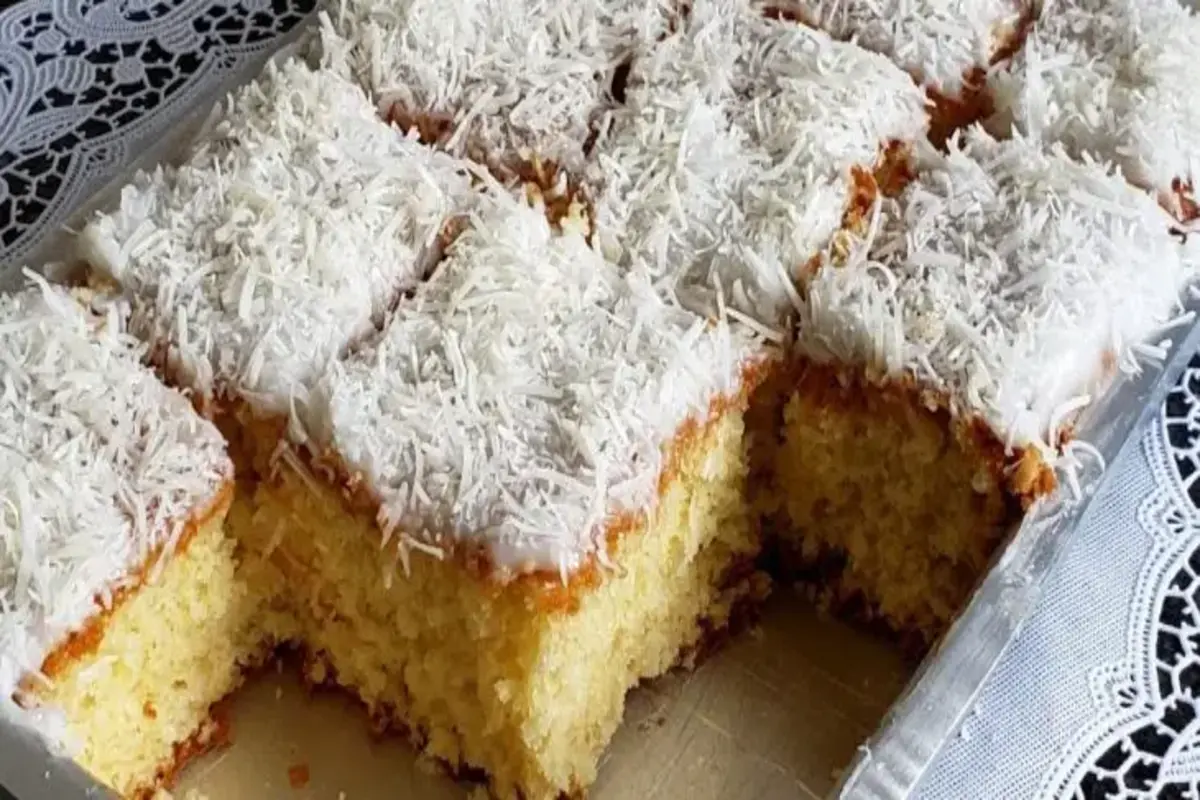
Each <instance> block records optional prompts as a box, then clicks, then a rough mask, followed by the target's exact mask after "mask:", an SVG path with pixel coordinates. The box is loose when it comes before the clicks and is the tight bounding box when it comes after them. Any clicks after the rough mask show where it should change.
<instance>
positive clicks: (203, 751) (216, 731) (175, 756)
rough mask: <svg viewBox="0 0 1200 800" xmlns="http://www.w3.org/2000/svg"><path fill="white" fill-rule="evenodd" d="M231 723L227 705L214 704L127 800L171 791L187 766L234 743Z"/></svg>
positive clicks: (144, 799)
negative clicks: (167, 790)
mask: <svg viewBox="0 0 1200 800" xmlns="http://www.w3.org/2000/svg"><path fill="white" fill-rule="evenodd" d="M230 719H231V714H230V701H229V700H228V699H225V700H220V701H218V702H217V703H214V704H213V706H212V708H210V709H209V712H208V716H207V718H205V719H204V720H203V721H202V722H201V723H200V726H199V727H198V728H197V729H196V730H195V732H193V733H192V735H191V736H189V737H188V738H186V739H184V740H183V741H181V742H176V743H175V744H174V745H173V746H172V748H171V757H170V758H169V759H167V760H166V761H165V762H163V763H162V764H161V765H160V766H159V768H158V769H157V770H156V771H155V773H154V778H153V780H151V781H149V782H148V783H146V784H145V785H144V786H139V787H138V788H137V789H135V790H134V791H133V792H131V793H130V796H129V797H130V800H154V797H155V796H156V795H157V794H158V792H159V790H161V789H170V788H172V787H173V786H174V785H175V784H176V782H177V781H178V780H179V775H180V773H181V772H183V770H184V768H186V767H187V766H188V765H189V764H191V763H193V762H194V761H196V760H197V759H199V758H200V757H202V756H204V755H207V754H208V753H211V752H213V751H215V750H220V749H222V748H225V747H228V746H229V745H230V744H231V743H232V742H233V735H232V733H233V726H232V724H231V722H230Z"/></svg>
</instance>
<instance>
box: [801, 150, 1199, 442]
mask: <svg viewBox="0 0 1200 800" xmlns="http://www.w3.org/2000/svg"><path fill="white" fill-rule="evenodd" d="M1171 223H1172V220H1171V217H1170V216H1169V215H1168V214H1167V213H1166V212H1165V211H1163V209H1162V208H1161V207H1159V206H1158V205H1157V204H1156V203H1155V202H1154V199H1153V198H1151V197H1150V196H1149V195H1147V194H1145V193H1144V192H1141V191H1139V190H1136V189H1134V188H1132V187H1130V186H1129V185H1128V184H1127V183H1125V182H1124V181H1123V180H1122V179H1121V178H1120V177H1118V176H1116V175H1113V174H1111V173H1109V172H1107V171H1106V170H1105V169H1103V168H1101V167H1099V166H1095V165H1085V164H1082V163H1079V162H1076V161H1072V160H1070V159H1069V158H1068V157H1067V156H1066V155H1065V154H1064V153H1062V152H1061V151H1060V150H1055V151H1046V150H1044V149H1042V148H1040V147H1038V146H1037V145H1036V144H1034V143H1031V142H1028V141H1025V140H1021V139H1014V140H1010V141H1006V142H996V141H994V140H992V139H991V138H989V137H988V136H987V135H986V134H984V133H982V132H981V131H978V130H974V131H972V132H971V134H970V135H969V136H968V137H966V141H965V144H961V146H960V145H959V144H953V143H952V145H951V149H950V152H949V154H948V155H944V154H941V153H937V152H935V151H933V150H932V148H929V149H928V150H927V151H926V152H925V153H924V154H923V158H922V163H921V174H920V177H919V179H918V180H917V181H916V182H914V183H913V184H912V185H910V187H909V188H908V189H907V191H905V192H904V194H903V195H902V196H901V198H900V199H899V200H898V201H897V202H892V201H887V202H885V203H884V204H883V207H882V209H881V212H880V215H879V217H878V221H877V233H876V234H875V235H874V236H873V237H872V239H871V240H870V241H869V244H868V245H867V246H864V247H862V248H860V249H859V251H858V252H856V253H854V254H853V255H852V258H851V260H850V262H849V263H848V264H846V265H845V266H842V267H834V268H826V269H823V270H821V271H820V273H818V275H817V276H816V278H815V279H814V280H813V282H812V283H811V284H810V285H809V287H808V292H807V303H806V308H805V310H804V313H803V314H802V315H801V318H800V333H799V342H800V346H801V347H802V348H804V349H805V350H807V351H808V352H809V353H810V354H813V355H815V356H816V357H818V358H820V359H823V360H832V361H834V362H837V363H842V364H861V365H866V367H867V369H868V372H869V374H872V375H874V376H876V377H879V378H884V377H888V378H896V377H900V376H912V377H913V378H915V380H916V381H917V383H918V385H920V386H921V387H924V388H927V389H930V390H933V391H935V392H939V393H942V394H943V395H944V396H945V398H946V399H947V400H948V401H949V404H950V408H951V411H952V412H954V413H958V414H961V415H965V416H967V417H977V418H980V419H982V420H984V421H985V422H987V423H988V424H989V425H990V426H991V427H992V429H993V430H995V431H996V432H997V433H998V434H999V435H1000V436H1001V438H1002V439H1004V440H1005V441H1007V442H1009V443H1011V444H1015V445H1034V446H1041V447H1044V448H1045V449H1046V451H1047V452H1048V453H1049V452H1052V451H1053V447H1052V445H1054V444H1056V439H1057V436H1056V434H1057V433H1058V431H1057V430H1056V429H1057V428H1058V427H1059V426H1060V425H1062V424H1063V423H1068V422H1070V420H1071V413H1072V412H1073V411H1076V410H1078V409H1079V408H1081V407H1082V406H1083V405H1086V402H1087V396H1088V395H1089V394H1091V393H1092V392H1093V391H1094V390H1095V389H1097V388H1098V387H1099V386H1100V385H1102V384H1101V382H1102V381H1103V380H1104V378H1105V377H1106V375H1105V363H1106V362H1112V361H1115V362H1116V365H1117V366H1119V367H1121V368H1123V369H1126V370H1135V369H1136V368H1137V361H1136V359H1135V355H1136V354H1137V353H1138V351H1139V347H1140V344H1141V343H1142V341H1143V340H1144V339H1146V338H1147V337H1149V336H1151V335H1152V334H1154V332H1155V331H1156V330H1157V329H1158V328H1159V327H1160V326H1162V325H1163V324H1164V323H1165V322H1167V321H1168V320H1169V319H1170V318H1171V317H1172V316H1173V315H1175V314H1176V313H1177V312H1178V292H1179V291H1180V289H1181V288H1182V285H1183V283H1184V281H1186V280H1188V279H1190V278H1192V277H1193V276H1194V274H1195V266H1196V264H1197V263H1200V262H1197V260H1196V255H1197V254H1196V252H1194V246H1193V248H1192V249H1191V250H1189V249H1185V246H1184V245H1182V244H1180V242H1179V241H1178V239H1177V238H1176V237H1174V236H1172V235H1171V234H1170V232H1169V230H1170V226H1171Z"/></svg>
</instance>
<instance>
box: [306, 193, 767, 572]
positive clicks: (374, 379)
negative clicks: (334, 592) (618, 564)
mask: <svg viewBox="0 0 1200 800" xmlns="http://www.w3.org/2000/svg"><path fill="white" fill-rule="evenodd" d="M479 204H480V205H481V206H483V207H482V208H481V209H479V210H478V211H477V212H476V214H474V215H473V216H472V221H471V224H470V228H469V232H468V233H464V234H463V235H462V236H461V237H460V238H459V239H457V240H456V241H455V243H454V245H453V246H452V248H451V252H450V253H449V255H448V257H447V259H446V260H445V261H444V262H442V263H441V264H440V265H439V267H438V269H437V271H436V272H435V273H434V275H433V276H432V277H431V278H430V279H429V280H428V281H427V282H425V283H423V284H421V286H420V287H418V289H417V290H416V292H415V293H414V295H413V297H412V298H411V299H409V300H406V301H405V302H403V303H401V304H400V305H399V307H398V308H397V309H396V312H395V313H394V314H393V316H392V318H391V319H390V320H389V322H388V325H387V327H386V328H385V330H384V332H383V334H382V337H381V338H380V340H379V341H378V342H377V343H374V344H373V345H372V346H371V347H370V348H369V349H366V350H364V351H362V352H361V353H359V354H356V355H355V357H353V358H351V359H348V360H346V361H344V362H340V363H339V364H338V365H336V366H335V368H334V370H333V372H332V373H331V375H332V377H331V378H330V380H329V382H328V383H327V384H326V385H325V387H324V388H325V389H326V392H327V395H328V398H329V400H328V402H329V406H328V414H329V419H330V426H329V437H328V442H329V444H331V445H332V446H333V447H334V449H335V450H336V452H337V454H338V455H339V456H340V457H341V459H343V460H344V462H345V466H346V468H347V469H348V470H349V471H350V472H352V473H359V474H361V475H362V477H363V479H364V480H365V481H366V482H367V486H368V487H369V488H370V490H371V491H372V493H373V494H374V495H375V496H377V497H378V498H379V499H380V500H381V501H382V503H383V509H382V511H381V514H382V516H383V520H384V528H385V531H391V530H392V529H393V528H398V529H399V530H401V531H403V533H402V536H403V537H405V539H410V538H412V537H417V538H419V539H421V541H420V542H415V541H414V542H412V543H413V544H418V543H419V544H422V545H424V546H426V547H433V548H439V549H440V548H441V547H447V548H453V546H454V545H455V541H454V539H455V537H463V538H465V539H467V540H468V541H472V542H474V543H475V544H477V545H484V546H485V548H484V549H485V556H486V557H489V558H491V559H492V560H494V562H496V564H497V566H500V567H501V568H502V569H503V570H505V571H516V572H521V571H529V570H530V569H538V570H549V571H552V572H553V573H555V574H559V573H561V574H562V576H563V579H564V580H566V579H567V576H569V575H570V574H571V573H572V572H573V571H575V570H576V569H577V568H579V567H580V566H581V565H582V564H583V563H584V562H585V561H586V560H587V558H588V556H589V555H591V554H595V553H597V552H599V553H600V554H601V555H603V551H604V547H605V544H604V536H605V528H606V523H607V522H608V521H609V519H610V517H612V516H614V515H619V514H620V513H621V512H622V511H633V512H636V511H637V510H638V509H641V508H642V507H644V506H646V505H647V504H648V503H650V502H651V501H652V500H653V497H654V494H655V491H656V484H657V481H658V477H659V474H660V473H661V471H662V468H663V463H662V459H663V457H664V445H665V444H666V443H667V442H669V441H670V439H671V438H672V437H673V436H674V433H675V431H676V430H677V429H678V428H679V426H680V425H682V424H683V423H684V422H685V421H686V420H688V419H689V418H692V417H700V418H704V417H706V416H707V414H708V407H709V404H710V403H712V402H714V401H716V400H717V399H718V398H720V397H722V396H732V395H736V394H738V393H739V391H740V381H741V377H742V374H743V373H744V372H745V371H746V370H747V369H748V368H749V367H750V366H752V363H753V361H752V359H753V358H754V352H755V351H754V346H753V344H752V342H751V341H750V340H749V339H747V338H746V337H745V336H744V335H740V334H737V333H735V332H734V331H732V330H731V329H730V327H729V325H728V322H727V321H725V320H720V319H718V320H714V321H708V320H705V319H704V318H702V317H699V316H696V315H694V314H692V313H691V312H688V311H685V310H683V309H681V308H679V307H677V306H674V307H673V306H671V305H670V304H668V303H666V302H664V301H663V299H662V298H661V297H659V296H658V295H657V294H656V293H655V292H654V289H653V286H652V284H651V282H650V279H649V275H648V274H647V273H645V272H641V271H637V270H630V271H624V272H622V271H621V270H619V269H617V268H616V267H615V266H614V265H612V264H609V263H607V262H606V261H604V259H603V258H602V257H601V256H600V255H599V254H598V253H597V252H596V251H595V250H593V249H592V248H591V247H589V246H588V244H587V241H586V240H585V238H584V237H583V236H582V235H580V234H578V233H575V232H567V233H562V234H559V233H556V232H555V231H554V229H553V228H552V227H551V225H550V223H549V222H548V220H547V219H546V216H545V213H544V210H543V209H541V208H538V207H534V206H529V205H527V204H526V203H525V202H524V201H523V200H519V199H514V198H512V197H511V196H509V195H508V194H507V193H505V192H503V191H500V190H497V191H495V192H493V193H490V194H488V195H486V196H482V197H481V198H480V199H479ZM759 357H760V358H761V356H759Z"/></svg>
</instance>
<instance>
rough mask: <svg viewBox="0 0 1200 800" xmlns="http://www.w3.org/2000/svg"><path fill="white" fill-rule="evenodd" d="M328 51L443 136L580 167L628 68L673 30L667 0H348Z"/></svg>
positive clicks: (494, 157) (389, 104)
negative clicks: (615, 82) (615, 84)
mask: <svg viewBox="0 0 1200 800" xmlns="http://www.w3.org/2000/svg"><path fill="white" fill-rule="evenodd" d="M331 20H332V29H333V31H334V35H333V36H327V37H326V50H327V51H329V50H335V51H337V50H344V53H342V54H341V55H343V56H344V57H345V62H346V63H347V64H348V66H349V69H350V72H351V73H352V74H353V75H355V76H356V77H357V78H358V80H359V81H360V82H361V83H362V84H363V86H364V87H365V88H366V89H367V90H368V91H369V92H370V93H371V94H372V96H373V97H375V98H376V100H377V101H378V103H379V104H380V106H381V108H383V109H386V110H388V111H389V112H390V113H392V114H393V115H394V117H395V118H397V119H400V120H403V121H404V122H405V127H406V128H407V127H408V126H409V125H414V126H416V127H418V128H419V129H421V130H422V131H423V134H424V136H425V138H427V139H428V140H430V141H431V142H438V143H440V144H443V145H445V146H446V147H447V148H448V149H450V150H452V151H454V152H464V151H466V152H469V153H470V154H471V155H472V156H473V157H475V158H477V159H478V160H480V161H481V162H483V163H497V162H499V163H500V164H501V165H504V162H508V164H507V166H512V162H515V161H519V160H522V159H529V158H531V157H536V158H539V159H544V160H549V161H555V162H558V163H560V164H564V165H569V166H571V167H578V166H580V165H581V164H582V161H583V157H584V148H585V145H586V143H587V140H588V138H589V136H590V126H591V123H592V121H593V118H594V117H595V116H596V114H598V113H599V111H600V110H601V109H602V108H603V107H604V105H605V104H606V102H607V98H608V95H609V92H610V88H611V82H612V79H613V77H614V75H615V73H616V72H617V70H618V68H619V67H620V65H621V64H622V63H623V62H624V61H625V60H627V59H628V58H629V57H630V56H631V55H632V54H633V53H634V52H637V51H639V50H641V49H644V47H646V46H647V45H648V44H649V43H651V42H653V41H654V40H655V39H656V38H657V37H658V36H660V35H661V34H662V33H663V32H664V31H665V30H666V28H667V25H668V24H669V21H670V10H669V3H667V2H665V1H664V0H651V1H650V2H645V1H644V0H599V1H598V2H586V3H579V2H569V1H568V0H533V1H530V0H487V1H486V2H472V0H459V1H458V2H455V3H452V4H449V5H447V4H446V3H445V2H437V1H436V0H415V2H407V3H402V4H395V3H389V2H387V1H386V0H342V2H340V4H339V5H338V6H337V8H336V9H335V10H334V11H333V12H332V14H331Z"/></svg>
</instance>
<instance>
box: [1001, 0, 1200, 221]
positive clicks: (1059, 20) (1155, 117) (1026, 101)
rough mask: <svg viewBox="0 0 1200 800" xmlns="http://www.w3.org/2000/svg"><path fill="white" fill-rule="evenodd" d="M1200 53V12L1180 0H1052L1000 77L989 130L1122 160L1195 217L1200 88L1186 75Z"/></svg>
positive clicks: (1134, 179)
mask: <svg viewBox="0 0 1200 800" xmlns="http://www.w3.org/2000/svg"><path fill="white" fill-rule="evenodd" d="M1197 52H1200V18H1198V17H1197V16H1196V14H1195V12H1193V11H1191V10H1189V9H1186V8H1184V7H1183V6H1181V5H1179V4H1178V3H1177V2H1175V0H1150V2H1143V1H1142V0H1070V2H1061V3H1050V4H1047V5H1046V7H1045V8H1044V9H1043V10H1042V11H1041V13H1040V14H1039V16H1038V18H1037V20H1036V23H1035V25H1034V27H1033V31H1032V34H1031V35H1030V37H1029V40H1028V41H1027V42H1026V44H1025V46H1024V48H1022V50H1021V51H1020V52H1019V53H1018V54H1017V55H1016V57H1015V58H1014V59H1013V63H1012V66H1011V69H1008V70H1001V71H998V72H996V74H995V75H993V76H992V78H991V82H992V84H993V87H994V92H993V93H994V95H995V98H996V106H997V107H996V114H995V116H994V118H993V119H992V120H991V121H990V123H989V127H990V128H992V129H993V130H995V131H998V132H1000V133H1007V132H1008V131H1011V130H1015V131H1016V132H1019V133H1022V134H1024V135H1026V136H1029V137H1032V138H1034V139H1037V140H1040V141H1043V142H1045V143H1046V144H1047V145H1053V144H1061V145H1062V146H1063V147H1065V148H1066V150H1067V152H1069V153H1070V154H1071V155H1072V156H1074V157H1076V158H1084V157H1087V158H1092V159H1096V160H1099V161H1105V162H1109V163H1112V164H1115V165H1117V166H1118V167H1120V169H1121V171H1122V173H1123V174H1124V175H1125V178H1126V179H1127V180H1129V181H1130V182H1131V183H1133V184H1135V185H1137V186H1141V187H1143V188H1145V189H1148V190H1150V191H1153V192H1156V193H1157V194H1158V196H1159V197H1160V199H1161V201H1162V203H1163V205H1164V206H1165V207H1167V208H1168V209H1170V210H1171V212H1172V213H1173V214H1174V215H1175V216H1176V218H1177V219H1179V220H1181V221H1185V222H1186V221H1190V220H1192V219H1195V218H1197V217H1198V216H1200V205H1197V197H1196V192H1195V181H1196V180H1197V179H1198V178H1200V174H1198V168H1197V166H1196V161H1197V155H1196V154H1197V153H1200V91H1198V90H1197V89H1196V87H1195V85H1194V83H1193V82H1192V81H1191V80H1189V79H1188V78H1187V77H1186V76H1188V75H1189V74H1190V71H1191V69H1192V67H1193V65H1194V63H1195V59H1196V53H1197Z"/></svg>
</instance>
